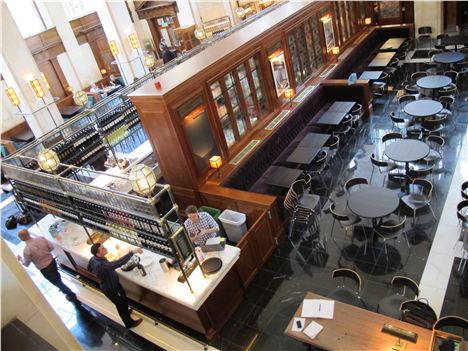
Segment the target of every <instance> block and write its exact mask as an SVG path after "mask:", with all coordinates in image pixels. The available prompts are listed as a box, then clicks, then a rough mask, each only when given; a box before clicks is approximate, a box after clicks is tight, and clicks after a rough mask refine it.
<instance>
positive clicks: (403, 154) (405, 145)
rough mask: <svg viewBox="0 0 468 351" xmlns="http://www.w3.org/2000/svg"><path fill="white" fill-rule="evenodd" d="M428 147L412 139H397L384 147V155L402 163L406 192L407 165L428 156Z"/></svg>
mask: <svg viewBox="0 0 468 351" xmlns="http://www.w3.org/2000/svg"><path fill="white" fill-rule="evenodd" d="M429 151H430V148H429V146H428V145H427V144H426V143H424V142H422V141H419V140H414V139H398V140H395V141H394V142H392V143H390V144H389V145H388V146H386V147H385V150H384V154H385V155H386V156H387V157H388V158H389V159H391V160H393V161H396V162H404V163H405V170H406V186H405V189H406V192H408V189H409V178H408V173H409V170H410V169H409V164H410V162H416V161H419V160H422V159H423V158H424V157H426V156H427V155H429Z"/></svg>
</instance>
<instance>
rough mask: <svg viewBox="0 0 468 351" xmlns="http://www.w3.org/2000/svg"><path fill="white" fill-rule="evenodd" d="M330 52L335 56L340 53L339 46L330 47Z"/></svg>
mask: <svg viewBox="0 0 468 351" xmlns="http://www.w3.org/2000/svg"><path fill="white" fill-rule="evenodd" d="M331 52H332V54H333V55H335V56H337V55H339V54H340V48H339V47H338V46H335V47H333V48H332V49H331Z"/></svg>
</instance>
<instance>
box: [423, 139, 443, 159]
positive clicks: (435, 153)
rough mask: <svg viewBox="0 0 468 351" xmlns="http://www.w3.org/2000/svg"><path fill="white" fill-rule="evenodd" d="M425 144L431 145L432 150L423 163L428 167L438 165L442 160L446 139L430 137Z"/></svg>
mask: <svg viewBox="0 0 468 351" xmlns="http://www.w3.org/2000/svg"><path fill="white" fill-rule="evenodd" d="M425 142H426V144H427V145H429V148H430V149H429V154H428V155H427V156H426V157H424V159H423V161H424V162H426V164H427V165H436V164H437V163H438V162H439V161H440V160H442V156H443V149H444V145H445V139H444V138H442V137H441V136H438V135H429V136H427V138H426V140H425Z"/></svg>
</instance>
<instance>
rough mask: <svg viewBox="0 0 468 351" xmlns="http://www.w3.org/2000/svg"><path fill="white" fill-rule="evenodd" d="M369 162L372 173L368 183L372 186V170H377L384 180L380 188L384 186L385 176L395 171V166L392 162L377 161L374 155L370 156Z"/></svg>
mask: <svg viewBox="0 0 468 351" xmlns="http://www.w3.org/2000/svg"><path fill="white" fill-rule="evenodd" d="M370 160H371V163H372V173H371V176H370V180H369V183H370V184H372V178H373V176H374V170H375V168H377V169H378V170H379V172H380V174H383V176H384V178H383V181H382V186H383V185H384V184H385V179H386V177H387V174H389V173H390V172H391V171H393V170H395V169H397V168H398V166H397V164H396V163H395V162H393V161H390V160H385V161H384V160H379V159H377V158H376V157H375V154H372V155H371V156H370Z"/></svg>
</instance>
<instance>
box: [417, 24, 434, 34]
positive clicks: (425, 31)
mask: <svg viewBox="0 0 468 351" xmlns="http://www.w3.org/2000/svg"><path fill="white" fill-rule="evenodd" d="M418 34H432V28H431V27H430V26H424V27H419V28H418Z"/></svg>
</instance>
